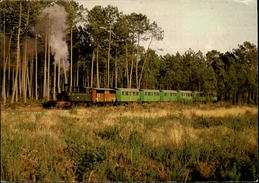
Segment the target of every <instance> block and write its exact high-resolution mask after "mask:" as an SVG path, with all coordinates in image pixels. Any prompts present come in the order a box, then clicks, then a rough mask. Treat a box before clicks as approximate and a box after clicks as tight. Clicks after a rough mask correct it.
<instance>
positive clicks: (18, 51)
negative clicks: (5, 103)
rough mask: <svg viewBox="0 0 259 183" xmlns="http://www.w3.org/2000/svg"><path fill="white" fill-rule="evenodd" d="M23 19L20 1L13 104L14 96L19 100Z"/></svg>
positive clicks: (12, 101)
mask: <svg viewBox="0 0 259 183" xmlns="http://www.w3.org/2000/svg"><path fill="white" fill-rule="evenodd" d="M21 19H22V2H20V15H19V24H18V34H17V51H16V74H15V81H14V87H13V92H12V98H11V104H12V103H14V98H15V97H16V102H17V101H18V72H19V63H20V32H21Z"/></svg>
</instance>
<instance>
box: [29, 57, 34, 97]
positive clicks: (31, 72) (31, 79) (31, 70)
mask: <svg viewBox="0 0 259 183" xmlns="http://www.w3.org/2000/svg"><path fill="white" fill-rule="evenodd" d="M32 53H33V52H32ZM32 53H31V62H30V63H31V66H30V86H31V96H30V99H32V98H33V67H34V63H33V54H32Z"/></svg>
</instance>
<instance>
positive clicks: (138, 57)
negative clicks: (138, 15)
mask: <svg viewBox="0 0 259 183" xmlns="http://www.w3.org/2000/svg"><path fill="white" fill-rule="evenodd" d="M139 40H140V35H138V44H137V57H136V66H135V74H136V87H137V88H139V85H138V63H139V61H140V55H139Z"/></svg>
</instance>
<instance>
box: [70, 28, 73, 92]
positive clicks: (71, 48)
mask: <svg viewBox="0 0 259 183" xmlns="http://www.w3.org/2000/svg"><path fill="white" fill-rule="evenodd" d="M72 83H73V30H72V26H71V28H70V89H69V90H70V91H71V90H72Z"/></svg>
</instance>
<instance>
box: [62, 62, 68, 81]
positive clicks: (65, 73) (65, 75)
mask: <svg viewBox="0 0 259 183" xmlns="http://www.w3.org/2000/svg"><path fill="white" fill-rule="evenodd" d="M62 62H63V65H65V61H64V59H62ZM63 71H64V77H65V84H68V82H67V70H66V68H65V67H64V68H63Z"/></svg>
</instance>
